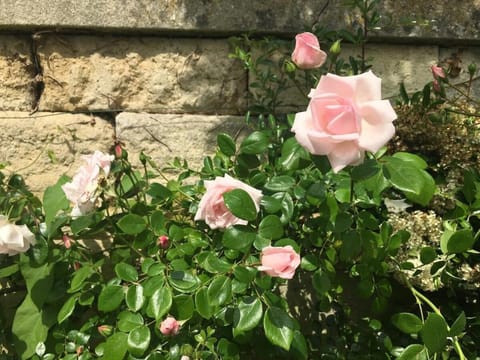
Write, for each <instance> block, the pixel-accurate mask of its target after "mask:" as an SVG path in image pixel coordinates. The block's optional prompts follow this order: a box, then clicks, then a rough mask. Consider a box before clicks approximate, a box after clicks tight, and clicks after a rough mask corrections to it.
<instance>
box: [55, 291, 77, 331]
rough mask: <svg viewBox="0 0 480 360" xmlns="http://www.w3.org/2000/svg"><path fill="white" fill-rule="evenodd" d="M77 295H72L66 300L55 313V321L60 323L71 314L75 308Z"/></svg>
mask: <svg viewBox="0 0 480 360" xmlns="http://www.w3.org/2000/svg"><path fill="white" fill-rule="evenodd" d="M77 300H78V296H77V295H73V296H70V297H69V298H68V300H67V301H65V303H64V304H63V305H62V307H61V308H60V310H59V311H58V314H57V322H58V323H59V324H61V323H62V322H64V321H65V320H66V319H68V318H69V317H70V315H72V313H73V310H75V305H76V304H77Z"/></svg>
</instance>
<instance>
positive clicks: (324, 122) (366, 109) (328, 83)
mask: <svg viewBox="0 0 480 360" xmlns="http://www.w3.org/2000/svg"><path fill="white" fill-rule="evenodd" d="M309 97H310V103H309V105H308V108H307V110H306V111H304V112H300V113H297V114H296V116H295V122H294V123H293V126H292V131H293V132H295V137H296V139H297V141H298V142H299V143H300V144H301V145H302V146H303V147H305V148H306V149H307V150H308V151H309V152H310V153H312V154H316V155H327V157H328V160H329V161H330V164H331V165H332V168H333V170H334V171H335V172H337V171H340V170H341V169H343V168H344V167H345V166H347V165H356V164H360V163H361V162H362V161H363V158H364V153H365V151H370V152H373V153H375V152H377V151H378V150H379V149H380V148H381V147H382V146H384V145H385V144H386V143H387V141H388V140H390V139H391V138H392V136H393V135H394V133H395V128H394V126H393V124H392V121H393V120H395V119H396V117H397V116H396V114H395V111H394V110H393V108H392V105H391V104H390V102H389V101H388V100H381V79H380V78H378V77H376V76H375V75H374V74H373V73H372V72H371V71H369V72H367V73H363V74H360V75H355V76H348V77H340V76H337V75H333V74H327V75H324V76H322V78H321V79H320V81H319V83H318V86H317V87H316V89H313V90H312V91H311V92H310V95H309Z"/></svg>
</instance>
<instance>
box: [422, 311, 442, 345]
mask: <svg viewBox="0 0 480 360" xmlns="http://www.w3.org/2000/svg"><path fill="white" fill-rule="evenodd" d="M421 334H422V339H423V343H424V344H425V346H426V347H427V349H428V351H429V352H430V353H432V354H434V353H438V352H441V351H442V350H443V349H444V348H445V345H446V344H447V336H448V325H447V323H446V322H445V319H444V318H443V317H442V316H440V315H438V314H436V313H429V314H428V316H427V320H425V323H424V324H423V328H422V331H421Z"/></svg>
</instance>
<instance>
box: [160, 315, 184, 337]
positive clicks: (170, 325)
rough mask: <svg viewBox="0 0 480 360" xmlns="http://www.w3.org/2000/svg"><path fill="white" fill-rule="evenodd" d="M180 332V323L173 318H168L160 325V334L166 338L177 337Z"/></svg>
mask: <svg viewBox="0 0 480 360" xmlns="http://www.w3.org/2000/svg"><path fill="white" fill-rule="evenodd" d="M179 330H180V323H179V322H178V321H177V320H176V319H175V318H174V317H172V316H169V317H167V318H166V319H165V320H163V321H162V322H161V324H160V332H161V333H162V334H163V335H165V336H173V335H177V334H178V331H179Z"/></svg>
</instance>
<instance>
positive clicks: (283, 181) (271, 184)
mask: <svg viewBox="0 0 480 360" xmlns="http://www.w3.org/2000/svg"><path fill="white" fill-rule="evenodd" d="M294 185H295V179H294V178H293V177H291V176H288V175H279V176H274V177H272V178H271V179H270V180H268V181H267V183H266V184H265V189H267V190H269V191H272V192H277V191H288V190H290V189H291V188H292V187H293V186H294Z"/></svg>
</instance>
